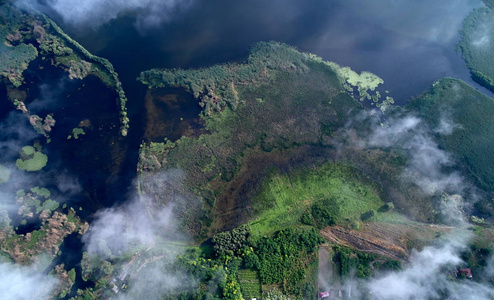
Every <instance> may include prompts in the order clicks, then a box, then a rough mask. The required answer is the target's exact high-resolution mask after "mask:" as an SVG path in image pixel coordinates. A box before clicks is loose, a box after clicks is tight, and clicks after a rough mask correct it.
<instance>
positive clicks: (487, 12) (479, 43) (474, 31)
mask: <svg viewBox="0 0 494 300" xmlns="http://www.w3.org/2000/svg"><path fill="white" fill-rule="evenodd" d="M486 4H487V5H488V7H481V8H477V9H475V10H474V11H473V12H471V13H470V14H469V15H468V16H467V17H466V18H465V20H464V21H463V28H462V30H461V41H460V43H459V45H458V46H459V49H460V50H461V53H462V55H463V58H464V59H465V62H466V63H467V66H468V68H469V69H470V71H471V74H472V78H473V79H474V80H475V81H476V82H478V83H479V84H481V85H483V86H485V87H486V88H488V89H489V90H491V91H494V10H493V9H492V1H486Z"/></svg>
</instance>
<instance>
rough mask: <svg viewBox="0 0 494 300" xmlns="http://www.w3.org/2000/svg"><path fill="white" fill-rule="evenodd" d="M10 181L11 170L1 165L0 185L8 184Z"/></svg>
mask: <svg viewBox="0 0 494 300" xmlns="http://www.w3.org/2000/svg"><path fill="white" fill-rule="evenodd" d="M9 179H10V170H9V168H7V167H5V166H3V165H0V184H2V183H6V182H7V181H9Z"/></svg>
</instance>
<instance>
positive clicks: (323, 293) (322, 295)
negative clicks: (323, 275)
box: [317, 292, 330, 299]
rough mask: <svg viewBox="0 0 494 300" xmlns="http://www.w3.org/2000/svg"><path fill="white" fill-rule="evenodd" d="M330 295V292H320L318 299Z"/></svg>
mask: <svg viewBox="0 0 494 300" xmlns="http://www.w3.org/2000/svg"><path fill="white" fill-rule="evenodd" d="M329 296H330V294H329V292H321V293H319V294H318V297H317V299H323V298H328V297H329Z"/></svg>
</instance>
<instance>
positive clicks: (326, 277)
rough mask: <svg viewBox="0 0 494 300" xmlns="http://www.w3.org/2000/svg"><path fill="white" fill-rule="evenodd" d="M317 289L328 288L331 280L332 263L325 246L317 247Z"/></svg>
mask: <svg viewBox="0 0 494 300" xmlns="http://www.w3.org/2000/svg"><path fill="white" fill-rule="evenodd" d="M317 278H318V280H317V284H318V290H324V291H325V290H328V289H329V287H330V285H331V283H332V281H333V264H332V263H331V254H330V253H329V250H328V248H327V246H325V245H322V246H321V247H319V267H318V271H317Z"/></svg>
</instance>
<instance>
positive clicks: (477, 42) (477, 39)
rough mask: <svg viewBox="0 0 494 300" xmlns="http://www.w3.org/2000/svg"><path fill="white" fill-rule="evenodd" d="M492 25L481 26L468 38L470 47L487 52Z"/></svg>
mask: <svg viewBox="0 0 494 300" xmlns="http://www.w3.org/2000/svg"><path fill="white" fill-rule="evenodd" d="M491 27H492V25H490V24H485V23H484V24H481V25H480V26H479V27H478V28H476V30H475V31H473V32H472V36H471V37H470V40H471V42H470V43H471V45H472V46H474V47H475V48H477V49H479V50H489V47H490V44H491V35H492V28H491Z"/></svg>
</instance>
